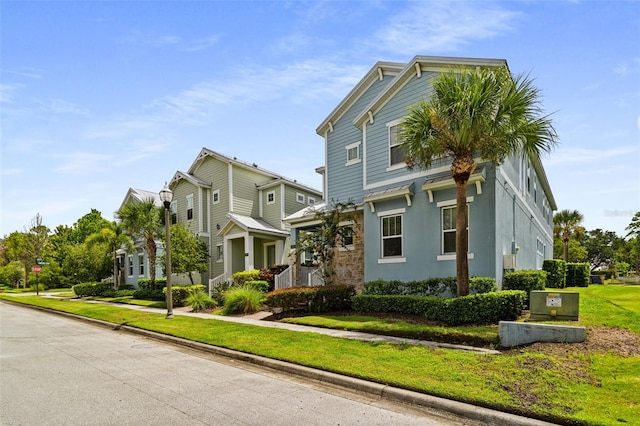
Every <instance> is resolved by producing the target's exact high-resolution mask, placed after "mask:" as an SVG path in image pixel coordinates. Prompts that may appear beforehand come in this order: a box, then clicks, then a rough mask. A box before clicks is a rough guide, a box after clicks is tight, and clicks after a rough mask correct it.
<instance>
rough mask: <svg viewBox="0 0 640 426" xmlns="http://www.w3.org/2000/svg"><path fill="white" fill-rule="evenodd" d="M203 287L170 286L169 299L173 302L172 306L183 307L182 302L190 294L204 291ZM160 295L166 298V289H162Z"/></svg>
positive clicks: (196, 285)
mask: <svg viewBox="0 0 640 426" xmlns="http://www.w3.org/2000/svg"><path fill="white" fill-rule="evenodd" d="M204 288H205V287H204V285H202V284H194V285H184V286H182V285H176V286H171V299H172V301H173V305H174V306H184V301H185V300H186V299H187V297H189V296H190V295H191V294H192V293H195V292H197V291H204ZM162 294H163V295H164V297H165V299H166V297H167V289H166V287H165V288H163V289H162Z"/></svg>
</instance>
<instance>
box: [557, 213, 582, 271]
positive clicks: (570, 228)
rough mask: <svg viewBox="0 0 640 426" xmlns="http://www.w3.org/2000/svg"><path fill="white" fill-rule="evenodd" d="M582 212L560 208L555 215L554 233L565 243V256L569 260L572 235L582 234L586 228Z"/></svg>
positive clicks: (566, 260) (565, 259)
mask: <svg viewBox="0 0 640 426" xmlns="http://www.w3.org/2000/svg"><path fill="white" fill-rule="evenodd" d="M582 219H584V217H583V216H582V213H580V212H579V211H578V210H560V211H559V212H557V213H556V214H554V215H553V233H554V235H555V236H556V237H557V238H562V243H563V244H564V252H563V258H564V261H565V262H568V261H569V240H570V239H571V237H572V236H580V235H581V234H582V233H583V232H584V228H583V227H582V226H580V223H582Z"/></svg>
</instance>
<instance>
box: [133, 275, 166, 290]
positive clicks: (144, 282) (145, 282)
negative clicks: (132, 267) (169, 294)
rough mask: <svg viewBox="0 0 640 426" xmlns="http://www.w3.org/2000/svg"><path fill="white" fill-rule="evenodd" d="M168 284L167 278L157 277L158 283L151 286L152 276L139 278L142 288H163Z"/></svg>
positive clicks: (139, 284) (139, 286) (140, 287)
mask: <svg viewBox="0 0 640 426" xmlns="http://www.w3.org/2000/svg"><path fill="white" fill-rule="evenodd" d="M166 286H167V279H166V278H156V284H155V286H154V287H151V278H140V279H139V280H138V288H139V289H140V290H154V289H158V288H159V289H162V288H163V287H166Z"/></svg>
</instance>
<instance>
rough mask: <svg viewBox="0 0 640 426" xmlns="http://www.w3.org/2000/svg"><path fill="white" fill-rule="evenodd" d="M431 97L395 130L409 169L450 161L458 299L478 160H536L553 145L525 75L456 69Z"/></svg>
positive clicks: (463, 288) (463, 287) (465, 276)
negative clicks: (519, 157)
mask: <svg viewBox="0 0 640 426" xmlns="http://www.w3.org/2000/svg"><path fill="white" fill-rule="evenodd" d="M432 85H433V94H432V95H431V98H430V99H429V100H427V101H423V102H420V103H419V104H418V105H416V106H413V107H411V108H410V109H409V115H408V116H407V117H406V118H405V119H404V120H403V122H402V123H401V125H400V133H399V137H400V139H401V140H402V141H403V144H402V147H403V149H404V152H405V160H406V163H407V166H408V167H409V168H410V169H413V168H425V169H426V168H428V167H429V166H430V165H431V163H432V161H433V160H434V159H436V158H439V157H440V156H449V157H451V158H452V163H451V174H452V176H453V180H454V181H455V184H456V277H457V282H458V292H457V293H458V296H464V295H467V294H469V262H468V259H467V252H468V245H469V244H468V235H467V232H465V230H466V229H467V215H466V211H467V208H466V205H467V182H468V180H469V177H470V176H471V174H472V173H473V171H474V170H475V168H476V166H477V164H476V162H475V160H474V158H475V157H476V155H479V156H480V157H481V158H482V159H483V160H486V161H491V162H492V163H494V164H500V163H502V162H503V161H504V160H505V159H506V158H507V157H509V156H513V155H527V156H528V157H529V158H532V159H539V157H540V155H541V154H542V153H543V152H548V151H550V150H551V148H552V147H553V146H554V145H555V144H556V142H557V135H556V132H555V129H554V128H553V126H552V124H551V120H550V118H549V117H548V116H547V115H543V111H542V108H541V106H540V101H539V90H538V89H537V88H535V87H534V86H533V81H532V80H531V79H530V78H529V77H528V76H526V75H518V76H516V77H515V79H514V78H512V76H511V74H510V73H509V71H508V69H507V68H506V67H495V68H493V67H492V68H489V67H477V68H460V69H452V70H451V71H449V72H444V73H442V74H440V75H439V76H438V77H437V78H435V79H434V81H433V83H432Z"/></svg>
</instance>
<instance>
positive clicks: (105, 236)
mask: <svg viewBox="0 0 640 426" xmlns="http://www.w3.org/2000/svg"><path fill="white" fill-rule="evenodd" d="M86 242H87V244H88V245H89V246H92V245H93V244H96V243H104V244H106V245H107V247H109V250H110V251H111V252H113V287H114V288H115V289H116V290H117V289H118V288H119V286H120V283H119V282H118V249H119V248H121V247H122V246H124V247H125V248H126V251H129V250H130V249H131V246H132V244H131V239H130V238H129V237H128V236H127V235H126V234H125V232H124V228H123V226H122V224H121V223H117V222H115V221H114V222H111V223H110V225H109V226H108V227H105V228H102V229H101V230H100V231H98V232H96V233H93V234H91V235H89V237H87V241H86Z"/></svg>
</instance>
